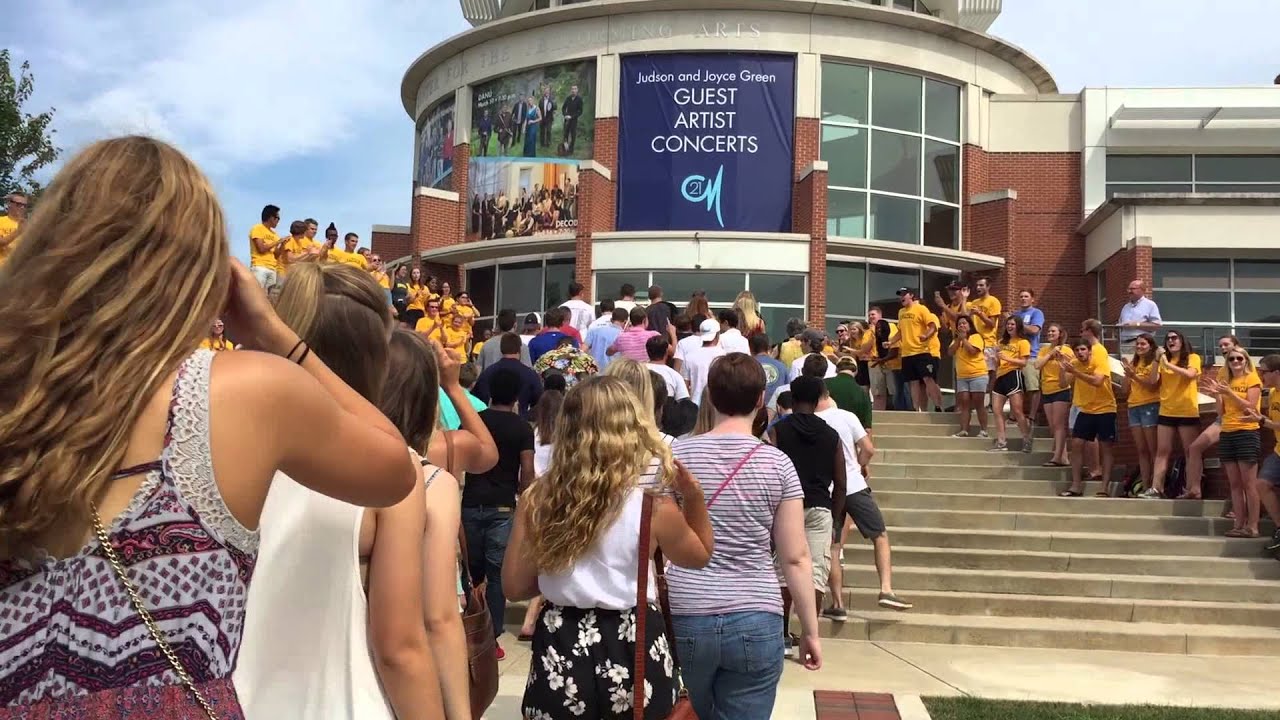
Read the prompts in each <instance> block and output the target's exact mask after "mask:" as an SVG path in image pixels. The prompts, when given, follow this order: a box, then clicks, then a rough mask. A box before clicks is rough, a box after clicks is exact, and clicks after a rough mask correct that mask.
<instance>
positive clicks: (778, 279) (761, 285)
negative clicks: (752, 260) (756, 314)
mask: <svg viewBox="0 0 1280 720" xmlns="http://www.w3.org/2000/svg"><path fill="white" fill-rule="evenodd" d="M751 294H752V295H755V296H756V302H760V303H778V304H781V305H804V304H805V297H804V275H794V274H786V275H784V274H782V273H761V272H753V273H751ZM734 299H735V300H736V299H737V298H736V297H735V298H734Z"/></svg>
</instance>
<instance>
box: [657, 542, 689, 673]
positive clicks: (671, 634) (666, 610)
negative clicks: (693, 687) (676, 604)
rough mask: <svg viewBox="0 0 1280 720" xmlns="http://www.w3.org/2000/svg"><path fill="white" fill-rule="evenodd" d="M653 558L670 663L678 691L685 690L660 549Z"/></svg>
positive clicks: (664, 561)
mask: <svg viewBox="0 0 1280 720" xmlns="http://www.w3.org/2000/svg"><path fill="white" fill-rule="evenodd" d="M655 552H656V554H655V555H654V558H653V569H654V573H655V578H654V580H655V581H656V582H657V584H658V606H659V607H661V608H662V620H663V622H664V623H665V624H666V626H667V648H668V649H669V650H670V651H671V664H672V665H673V666H674V667H675V671H676V685H677V686H678V687H679V689H680V692H681V693H682V694H683V693H684V692H685V687H684V677H683V676H682V675H681V674H680V654H679V653H678V652H676V628H675V625H674V624H673V623H672V620H671V599H670V598H669V597H668V596H667V570H666V564H667V560H666V558H664V557H663V556H662V550H661V549H658V550H657V551H655Z"/></svg>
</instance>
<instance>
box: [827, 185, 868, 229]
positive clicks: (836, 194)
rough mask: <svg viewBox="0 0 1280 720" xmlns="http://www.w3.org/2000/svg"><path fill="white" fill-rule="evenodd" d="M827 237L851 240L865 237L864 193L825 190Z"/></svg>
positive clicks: (865, 205)
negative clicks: (850, 238)
mask: <svg viewBox="0 0 1280 720" xmlns="http://www.w3.org/2000/svg"><path fill="white" fill-rule="evenodd" d="M827 235H831V236H838V237H853V238H864V237H866V236H867V194H866V193H864V192H851V191H848V190H827Z"/></svg>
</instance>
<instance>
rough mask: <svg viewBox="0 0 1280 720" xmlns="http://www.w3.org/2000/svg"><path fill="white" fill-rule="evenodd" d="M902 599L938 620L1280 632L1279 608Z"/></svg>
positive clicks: (850, 592)
mask: <svg viewBox="0 0 1280 720" xmlns="http://www.w3.org/2000/svg"><path fill="white" fill-rule="evenodd" d="M879 593H880V591H879V589H863V588H853V589H846V590H845V594H844V598H845V607H846V608H848V609H849V612H850V613H854V614H861V611H862V610H864V609H877V605H876V599H877V598H878V596H879ZM903 597H904V598H905V599H907V600H909V601H910V602H912V603H915V604H916V607H917V608H919V609H922V610H924V611H926V612H928V613H931V614H936V615H974V616H979V617H1039V618H1057V619H1059V620H1107V621H1110V622H1144V623H1164V624H1183V623H1186V624H1194V625H1199V624H1205V625H1253V626H1259V627H1266V628H1274V627H1280V603H1215V602H1186V601H1177V600H1134V599H1128V598H1114V599H1113V598H1077V597H1057V596H1053V595H1047V596H1046V595H1002V594H999V593H977V592H974V593H962V592H934V591H928V590H913V591H912V592H911V593H910V595H907V594H906V593H905V592H904V593H903Z"/></svg>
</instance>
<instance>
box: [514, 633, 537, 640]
mask: <svg viewBox="0 0 1280 720" xmlns="http://www.w3.org/2000/svg"><path fill="white" fill-rule="evenodd" d="M516 641H517V642H533V635H532V634H528V633H520V634H519V635H517V636H516Z"/></svg>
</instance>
